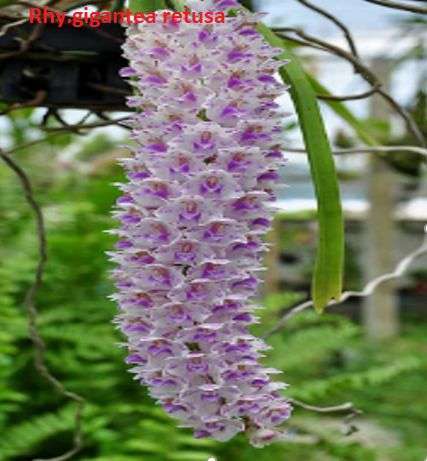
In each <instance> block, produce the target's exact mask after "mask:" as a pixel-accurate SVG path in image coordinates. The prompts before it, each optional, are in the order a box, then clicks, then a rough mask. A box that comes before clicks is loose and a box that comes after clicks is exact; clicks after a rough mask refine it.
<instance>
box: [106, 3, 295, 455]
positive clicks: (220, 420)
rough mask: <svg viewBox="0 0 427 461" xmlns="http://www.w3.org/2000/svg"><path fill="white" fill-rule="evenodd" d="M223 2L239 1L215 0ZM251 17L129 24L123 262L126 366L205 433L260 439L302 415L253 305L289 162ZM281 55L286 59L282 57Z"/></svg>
mask: <svg viewBox="0 0 427 461" xmlns="http://www.w3.org/2000/svg"><path fill="white" fill-rule="evenodd" d="M211 3H212V5H213V6H214V7H216V9H219V8H227V7H233V6H236V2H235V1H234V0H211ZM257 20H258V17H257V16H255V15H252V14H250V13H243V12H242V13H239V14H237V16H236V17H232V18H227V21H226V23H224V24H220V25H218V24H217V25H214V26H207V25H200V24H184V23H167V24H163V23H156V24H152V25H150V26H146V25H143V26H131V27H129V28H128V31H127V34H128V36H127V40H126V43H125V45H124V53H125V56H126V57H127V59H128V60H129V63H130V65H129V67H127V68H125V69H123V70H122V75H123V76H124V77H130V82H131V84H132V85H133V86H134V88H135V89H136V94H135V96H132V97H129V99H128V104H129V106H131V107H135V108H136V109H137V111H136V113H135V114H134V115H133V121H132V127H133V131H132V138H133V139H134V141H136V145H137V147H136V148H134V149H133V155H132V157H130V158H126V159H124V160H123V161H122V163H123V165H124V167H125V169H126V172H127V177H128V182H127V183H125V184H122V185H121V186H120V187H121V189H122V191H123V195H122V196H121V198H120V199H119V200H118V204H117V205H118V208H117V210H116V211H115V216H116V217H117V218H118V219H119V220H120V222H121V227H120V229H119V230H118V231H117V232H118V234H119V237H120V238H119V241H118V243H117V251H115V252H113V253H112V255H111V256H112V259H113V260H114V261H115V262H116V263H117V264H118V267H117V269H116V270H115V271H114V278H115V281H116V286H117V290H118V293H117V294H116V295H114V299H116V300H117V302H118V304H119V306H120V313H119V315H118V317H117V322H118V324H119V326H120V329H121V330H122V331H123V333H124V334H125V335H126V337H127V341H128V342H127V347H128V348H129V355H128V357H127V363H129V364H131V365H132V369H131V371H132V372H133V373H135V376H136V379H138V380H140V381H141V383H143V384H145V385H147V386H148V387H149V390H150V394H151V395H152V396H153V397H154V398H155V399H157V400H158V401H159V402H160V403H161V404H162V406H163V407H164V409H165V410H166V411H167V412H168V413H169V414H171V415H173V416H174V417H176V418H178V419H179V420H180V421H181V422H182V425H183V426H185V427H191V428H193V430H194V434H195V436H196V437H212V438H215V439H217V440H228V439H230V438H231V437H233V436H234V435H235V434H237V433H239V432H242V431H245V432H246V433H247V434H248V435H249V437H250V440H251V443H253V444H254V445H257V446H261V445H263V444H265V443H268V442H270V441H271V440H273V439H276V438H278V437H279V436H280V435H279V434H280V431H279V430H278V429H277V426H278V425H280V424H281V423H283V422H284V421H285V420H286V419H287V418H288V417H289V414H290V405H289V403H288V402H287V401H286V400H285V399H283V398H282V397H281V395H280V390H281V389H282V388H283V387H284V384H280V383H276V382H273V381H272V380H271V379H270V375H272V374H275V373H277V370H275V369H270V368H265V367H263V366H262V365H261V364H260V363H259V359H260V358H261V357H262V356H263V351H265V350H266V349H267V346H266V345H265V343H264V342H263V341H261V340H259V339H257V338H255V337H254V336H253V335H251V334H250V332H249V330H248V327H249V325H250V324H252V323H254V322H256V320H257V317H256V316H255V315H254V309H255V307H253V306H251V304H250V303H249V302H248V300H249V298H251V297H252V296H253V295H254V293H255V292H256V289H257V287H258V284H259V278H258V277H257V273H258V272H259V271H260V270H261V269H262V266H261V261H262V255H263V250H264V249H265V244H264V243H263V240H262V235H263V234H264V233H265V232H266V230H267V229H268V228H269V226H270V221H271V210H270V208H269V206H268V202H270V201H272V200H274V193H273V190H272V186H273V184H274V183H275V181H276V180H277V178H278V174H277V168H278V167H279V166H280V165H281V163H282V154H281V131H282V127H281V118H282V116H283V114H281V113H280V111H279V110H278V105H277V103H276V102H275V99H276V98H277V97H278V96H280V95H282V94H283V92H284V90H285V88H284V86H283V85H282V84H281V83H279V82H278V81H277V80H276V78H275V73H276V72H277V69H278V67H279V65H280V63H279V62H278V61H277V60H276V59H274V58H275V57H276V56H277V54H278V50H276V49H274V48H272V47H271V46H269V45H268V44H267V43H266V42H265V41H264V39H263V38H262V37H261V36H260V34H259V33H258V32H257V31H256V30H255V22H256V21H257ZM281 64H283V63H281Z"/></svg>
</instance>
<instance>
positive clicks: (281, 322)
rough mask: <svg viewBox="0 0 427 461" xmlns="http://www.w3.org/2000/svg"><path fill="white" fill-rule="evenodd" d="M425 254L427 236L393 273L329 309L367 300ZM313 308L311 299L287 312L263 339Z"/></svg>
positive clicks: (372, 281)
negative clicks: (349, 301) (338, 305)
mask: <svg viewBox="0 0 427 461" xmlns="http://www.w3.org/2000/svg"><path fill="white" fill-rule="evenodd" d="M426 231H427V228H426ZM423 254H427V235H426V236H425V237H424V241H423V243H422V244H421V245H420V246H419V247H418V248H417V249H416V250H414V251H413V252H412V253H410V254H409V255H408V256H407V257H406V258H404V259H402V260H401V261H400V262H399V264H398V265H397V266H396V268H395V269H394V271H393V272H389V273H387V274H383V275H380V276H379V277H376V278H375V279H373V280H371V281H370V282H369V283H367V284H366V285H365V287H364V288H363V290H361V291H345V292H344V293H343V294H342V295H341V297H340V298H339V299H338V300H336V301H332V302H330V303H329V304H328V307H330V306H335V305H337V304H341V303H342V302H344V301H346V300H347V299H348V298H366V297H368V296H370V295H371V294H372V293H373V292H374V291H375V290H376V289H377V288H378V286H379V285H381V284H383V283H384V282H388V281H390V280H395V279H398V278H400V277H402V275H404V274H405V272H406V271H407V270H408V269H409V267H410V266H411V264H412V263H413V262H414V261H415V260H416V259H417V258H419V257H420V256H421V255H423ZM312 306H313V301H312V300H311V299H310V300H308V301H305V302H303V303H301V304H299V305H298V306H296V307H294V308H292V309H291V310H289V311H288V312H286V314H285V315H284V316H283V317H282V318H281V319H280V320H279V322H278V323H277V325H276V326H275V327H274V328H272V329H271V330H270V331H268V332H267V333H266V334H265V335H264V336H263V338H268V337H270V336H271V335H273V334H275V333H277V332H278V331H280V330H281V329H282V328H283V327H284V326H285V325H286V323H287V322H288V321H289V319H291V318H292V317H294V316H295V315H297V314H299V313H300V312H302V311H304V310H306V309H308V308H309V307H312Z"/></svg>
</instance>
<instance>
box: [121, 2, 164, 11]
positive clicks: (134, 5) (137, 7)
mask: <svg viewBox="0 0 427 461" xmlns="http://www.w3.org/2000/svg"><path fill="white" fill-rule="evenodd" d="M165 8H166V3H165V1H164V0H129V9H130V10H131V11H132V12H133V13H149V12H151V11H157V10H162V9H165Z"/></svg>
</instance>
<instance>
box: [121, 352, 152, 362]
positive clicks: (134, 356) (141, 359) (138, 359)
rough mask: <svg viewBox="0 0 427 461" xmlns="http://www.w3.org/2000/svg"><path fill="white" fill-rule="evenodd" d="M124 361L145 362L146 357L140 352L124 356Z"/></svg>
mask: <svg viewBox="0 0 427 461" xmlns="http://www.w3.org/2000/svg"><path fill="white" fill-rule="evenodd" d="M125 361H126V363H128V364H145V363H147V359H145V358H144V357H142V356H141V355H140V354H136V353H135V354H130V355H128V356H127V357H126V360H125Z"/></svg>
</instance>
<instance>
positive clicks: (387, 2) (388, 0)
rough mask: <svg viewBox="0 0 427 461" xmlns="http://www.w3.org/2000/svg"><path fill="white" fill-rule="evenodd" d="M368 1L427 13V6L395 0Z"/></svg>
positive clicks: (398, 8)
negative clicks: (396, 0) (395, 0)
mask: <svg viewBox="0 0 427 461" xmlns="http://www.w3.org/2000/svg"><path fill="white" fill-rule="evenodd" d="M365 2H368V3H374V4H375V5H380V6H385V7H387V8H393V9H395V10H401V11H408V12H411V13H419V14H427V8H424V7H422V6H412V5H406V4H405V3H400V2H394V1H391V0H365Z"/></svg>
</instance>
